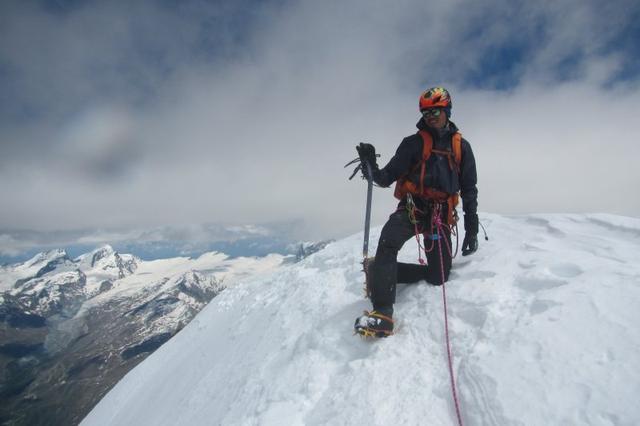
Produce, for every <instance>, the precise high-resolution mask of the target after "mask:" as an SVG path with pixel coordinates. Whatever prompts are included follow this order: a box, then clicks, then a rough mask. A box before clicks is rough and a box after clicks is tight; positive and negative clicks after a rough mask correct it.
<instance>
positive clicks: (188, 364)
mask: <svg viewBox="0 0 640 426" xmlns="http://www.w3.org/2000/svg"><path fill="white" fill-rule="evenodd" d="M481 219H482V221H483V222H484V224H485V225H486V227H487V231H488V232H489V234H490V238H491V240H490V241H488V242H487V241H481V245H480V249H479V251H478V252H477V253H475V254H474V255H472V256H469V257H464V258H462V257H458V258H456V259H455V260H454V266H453V269H452V273H451V276H450V281H449V282H448V283H447V284H446V295H447V301H448V312H449V328H450V333H451V341H452V347H453V360H454V365H453V370H454V372H455V379H456V382H457V387H458V395H459V397H460V406H461V414H462V419H463V421H464V424H465V425H471V426H473V425H501V426H502V425H535V426H537V425H594V426H595V425H598V426H600V425H620V426H623V425H624V426H632V425H637V424H640V408H639V406H638V404H637V395H638V393H639V391H640V369H638V368H637V363H638V353H640V328H638V327H637V324H638V322H639V321H640V310H639V309H638V306H640V239H639V238H638V237H639V236H640V220H639V219H633V218H625V217H618V216H610V215H535V216H516V217H504V216H498V215H482V217H481ZM379 232H380V228H376V229H373V230H372V233H371V235H372V242H373V243H374V247H373V248H372V250H375V242H376V241H377V237H378V235H379ZM361 243H362V234H359V235H356V236H353V237H350V238H347V239H344V240H341V241H338V242H335V243H332V244H330V245H328V246H327V247H326V248H325V249H324V250H322V251H320V252H317V253H315V254H314V255H312V256H310V257H308V258H306V259H305V260H303V261H302V262H300V263H298V264H293V265H287V266H285V267H283V268H279V269H278V270H276V271H274V272H273V273H272V274H270V275H268V276H256V277H254V278H252V279H249V280H247V281H246V282H244V283H243V285H241V286H236V287H234V288H231V289H228V290H226V291H224V292H223V293H222V294H220V296H218V297H216V298H215V299H213V301H212V302H211V303H209V304H208V305H207V307H206V308H205V309H203V311H202V312H200V313H199V314H198V316H197V317H196V318H195V319H194V320H193V321H192V322H191V323H190V324H189V325H188V326H187V327H186V328H185V329H184V330H183V331H182V332H181V333H180V334H178V335H177V336H176V337H175V338H174V339H172V340H171V341H169V342H168V343H167V344H166V345H163V346H162V347H161V348H160V349H159V350H158V351H156V352H154V353H153V354H152V355H151V356H150V357H148V358H147V359H146V360H145V361H144V362H143V363H142V364H140V365H139V366H138V367H136V368H135V369H134V370H132V371H131V372H130V373H129V374H127V375H126V376H125V378H124V379H123V380H122V381H120V382H119V383H118V385H117V386H116V387H114V388H113V390H112V391H111V392H109V394H108V395H107V396H106V397H105V398H104V399H103V400H102V401H100V403H99V404H98V405H97V406H96V407H95V408H94V410H93V411H92V412H91V413H90V414H89V415H88V416H87V417H86V418H85V419H84V421H83V422H82V425H83V426H98V425H100V426H102V425H150V426H161V425H172V426H173V425H363V424H366V425H454V424H457V421H456V414H455V411H454V404H453V400H452V399H453V398H452V394H451V386H450V380H449V372H448V368H447V355H446V346H445V343H444V325H443V299H442V295H443V294H442V288H441V287H436V286H429V285H427V284H426V283H424V282H422V283H420V284H414V285H407V286H399V290H398V297H397V304H396V306H395V308H396V309H395V318H396V324H397V329H396V334H395V335H394V336H392V337H389V338H387V339H381V340H377V341H373V342H372V341H363V340H361V339H360V338H358V337H355V336H353V333H352V330H353V322H354V319H355V317H356V316H357V315H359V314H360V313H361V312H362V310H363V309H369V304H368V302H367V301H366V300H365V299H364V298H363V288H362V282H363V276H362V272H361V264H360V261H361ZM416 257H417V253H416V245H415V242H411V241H410V242H408V243H407V244H406V245H405V247H404V248H403V250H402V252H401V256H400V258H401V260H403V261H415V259H416Z"/></svg>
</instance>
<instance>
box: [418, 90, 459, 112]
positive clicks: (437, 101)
mask: <svg viewBox="0 0 640 426" xmlns="http://www.w3.org/2000/svg"><path fill="white" fill-rule="evenodd" d="M451 106H452V103H451V95H449V92H448V91H447V89H445V88H444V87H432V88H431V89H427V90H425V91H424V92H422V94H421V95H420V111H424V110H425V109H428V108H442V109H444V111H445V112H446V113H447V117H449V116H450V115H451Z"/></svg>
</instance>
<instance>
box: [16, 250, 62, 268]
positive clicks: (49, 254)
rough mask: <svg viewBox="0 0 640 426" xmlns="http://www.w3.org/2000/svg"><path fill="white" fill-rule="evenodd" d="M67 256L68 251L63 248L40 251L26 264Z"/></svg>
mask: <svg viewBox="0 0 640 426" xmlns="http://www.w3.org/2000/svg"><path fill="white" fill-rule="evenodd" d="M64 257H67V252H66V251H65V250H63V249H54V250H47V251H43V252H40V253H38V254H36V255H35V256H33V257H32V258H31V259H29V260H28V261H27V262H26V264H27V265H35V264H36V263H40V262H49V261H52V260H54V259H59V258H64Z"/></svg>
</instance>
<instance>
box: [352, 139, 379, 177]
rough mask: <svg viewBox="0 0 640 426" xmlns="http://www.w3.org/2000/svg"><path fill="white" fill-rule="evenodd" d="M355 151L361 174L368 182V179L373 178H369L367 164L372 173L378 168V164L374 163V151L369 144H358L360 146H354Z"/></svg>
mask: <svg viewBox="0 0 640 426" xmlns="http://www.w3.org/2000/svg"><path fill="white" fill-rule="evenodd" d="M356 150H357V151H358V155H359V156H360V164H361V165H362V174H363V175H364V177H365V178H366V179H367V180H369V178H373V176H369V168H368V167H367V163H368V164H369V165H370V166H371V170H372V171H373V170H376V169H377V168H378V163H377V162H376V149H375V148H374V146H373V145H371V144H370V143H360V145H358V146H356Z"/></svg>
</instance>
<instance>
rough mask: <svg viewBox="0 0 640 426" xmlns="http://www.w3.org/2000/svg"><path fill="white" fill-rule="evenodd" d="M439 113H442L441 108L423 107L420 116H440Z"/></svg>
mask: <svg viewBox="0 0 640 426" xmlns="http://www.w3.org/2000/svg"><path fill="white" fill-rule="evenodd" d="M440 114H442V109H441V108H429V109H425V110H424V111H422V116H423V117H424V118H429V117H440Z"/></svg>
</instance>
